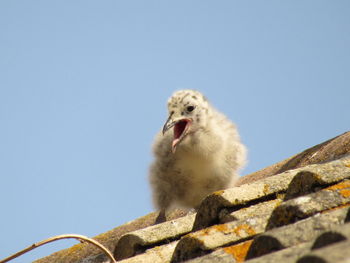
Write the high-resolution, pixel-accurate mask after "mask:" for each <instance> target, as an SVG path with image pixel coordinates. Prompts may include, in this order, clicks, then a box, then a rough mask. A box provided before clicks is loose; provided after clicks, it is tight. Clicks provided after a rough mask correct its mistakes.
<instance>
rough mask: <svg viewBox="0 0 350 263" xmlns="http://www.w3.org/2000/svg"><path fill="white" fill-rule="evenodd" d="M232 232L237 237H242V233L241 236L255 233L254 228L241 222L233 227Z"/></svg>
mask: <svg viewBox="0 0 350 263" xmlns="http://www.w3.org/2000/svg"><path fill="white" fill-rule="evenodd" d="M233 232H235V234H236V235H237V236H239V237H242V235H243V237H245V236H252V235H255V234H256V232H255V230H254V229H253V228H252V227H251V226H250V225H247V224H242V225H239V226H237V227H235V228H234V229H233Z"/></svg>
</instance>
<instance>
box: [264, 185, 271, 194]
mask: <svg viewBox="0 0 350 263" xmlns="http://www.w3.org/2000/svg"><path fill="white" fill-rule="evenodd" d="M263 192H264V194H268V193H270V186H269V185H268V184H264V189H263Z"/></svg>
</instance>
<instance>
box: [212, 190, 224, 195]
mask: <svg viewBox="0 0 350 263" xmlns="http://www.w3.org/2000/svg"><path fill="white" fill-rule="evenodd" d="M223 193H224V190H219V191H215V192H214V193H213V195H222V194H223Z"/></svg>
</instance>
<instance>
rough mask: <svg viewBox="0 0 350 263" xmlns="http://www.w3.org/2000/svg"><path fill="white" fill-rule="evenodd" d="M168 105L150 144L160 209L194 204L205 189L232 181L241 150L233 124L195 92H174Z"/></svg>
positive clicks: (152, 178)
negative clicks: (162, 121)
mask: <svg viewBox="0 0 350 263" xmlns="http://www.w3.org/2000/svg"><path fill="white" fill-rule="evenodd" d="M168 110H169V118H168V121H167V122H166V124H165V125H164V128H163V134H162V133H161V132H160V133H159V134H157V136H156V139H155V144H154V147H153V151H154V155H155V160H154V162H153V164H152V165H151V169H150V183H151V187H152V190H153V201H154V204H155V207H156V208H158V209H161V210H169V209H171V208H175V207H180V208H196V207H198V205H199V204H200V202H201V201H202V200H203V198H204V197H206V196H207V195H208V194H210V193H212V192H214V191H217V190H221V189H226V188H229V187H230V186H233V184H234V182H235V179H237V176H238V174H237V173H238V171H239V169H241V168H242V167H243V165H244V164H245V160H246V149H245V147H244V145H243V144H242V143H241V142H240V138H239V135H238V131H237V129H236V127H235V125H234V124H233V123H232V122H231V121H229V120H228V119H227V118H226V117H225V116H224V115H223V114H221V113H219V112H218V111H216V110H215V109H214V108H213V107H212V106H211V105H210V104H209V103H208V101H207V100H206V98H205V97H204V96H203V95H202V94H201V93H199V92H198V91H193V90H182V91H178V92H175V93H174V94H173V96H172V97H171V98H170V99H169V101H168ZM171 131H172V132H171Z"/></svg>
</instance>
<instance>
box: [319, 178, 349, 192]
mask: <svg viewBox="0 0 350 263" xmlns="http://www.w3.org/2000/svg"><path fill="white" fill-rule="evenodd" d="M345 188H350V181H349V180H346V181H343V182H341V183H339V184H335V185H332V186H329V187H327V188H325V189H326V190H331V191H336V190H341V189H345Z"/></svg>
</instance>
